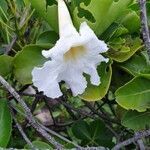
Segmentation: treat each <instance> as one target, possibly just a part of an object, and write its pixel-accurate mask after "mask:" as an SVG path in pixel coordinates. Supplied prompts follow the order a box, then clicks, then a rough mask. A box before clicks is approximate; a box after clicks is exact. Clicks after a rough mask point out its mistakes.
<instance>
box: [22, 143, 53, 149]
mask: <svg viewBox="0 0 150 150" xmlns="http://www.w3.org/2000/svg"><path fill="white" fill-rule="evenodd" d="M32 144H33V146H35V148H37V149H38V150H44V149H47V150H52V149H53V147H51V146H50V145H48V144H47V143H45V142H42V141H33V142H32ZM24 148H25V149H31V147H30V146H29V145H28V144H27V145H25V147H24Z"/></svg>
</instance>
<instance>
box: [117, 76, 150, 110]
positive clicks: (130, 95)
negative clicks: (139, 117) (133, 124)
mask: <svg viewBox="0 0 150 150" xmlns="http://www.w3.org/2000/svg"><path fill="white" fill-rule="evenodd" d="M115 95H116V101H117V103H118V104H119V105H120V106H121V107H123V108H125V109H127V110H129V109H132V110H137V111H139V112H143V111H146V109H148V108H150V80H148V79H146V78H142V77H136V78H134V79H133V80H131V81H130V82H128V83H127V84H125V85H124V86H122V87H121V88H119V89H118V90H117V91H116V92H115Z"/></svg>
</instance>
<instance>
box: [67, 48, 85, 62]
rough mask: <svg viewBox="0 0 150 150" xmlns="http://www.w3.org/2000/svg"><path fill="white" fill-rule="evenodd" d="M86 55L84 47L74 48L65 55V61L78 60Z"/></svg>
mask: <svg viewBox="0 0 150 150" xmlns="http://www.w3.org/2000/svg"><path fill="white" fill-rule="evenodd" d="M85 53H86V49H85V47H83V46H77V47H72V48H71V49H70V50H69V51H67V52H66V53H65V54H64V60H65V61H68V60H76V59H77V58H78V57H80V56H83V55H84V54H85Z"/></svg>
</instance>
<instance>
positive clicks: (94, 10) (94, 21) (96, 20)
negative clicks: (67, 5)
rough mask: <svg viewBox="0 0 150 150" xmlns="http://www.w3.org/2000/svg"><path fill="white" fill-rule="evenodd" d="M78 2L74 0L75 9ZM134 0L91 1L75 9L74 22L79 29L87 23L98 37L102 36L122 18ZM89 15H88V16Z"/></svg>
mask: <svg viewBox="0 0 150 150" xmlns="http://www.w3.org/2000/svg"><path fill="white" fill-rule="evenodd" d="M76 1H77V0H73V1H72V3H73V6H74V7H75V6H76V4H77V2H76ZM132 1H133V0H119V1H114V0H91V1H88V3H86V4H85V3H83V1H81V2H82V3H80V6H79V7H77V6H76V7H75V8H74V12H73V20H74V23H75V25H76V26H77V27H79V26H80V24H81V22H83V21H86V22H87V23H88V24H89V25H90V27H91V28H92V29H93V30H94V31H95V33H96V34H97V35H100V34H102V33H103V32H104V31H105V30H106V29H107V28H108V27H109V26H110V25H111V24H112V23H113V22H115V21H116V20H117V19H118V18H119V17H121V16H122V15H123V13H124V11H125V10H126V9H127V8H128V6H129V4H131V3H132ZM86 14H88V15H86Z"/></svg>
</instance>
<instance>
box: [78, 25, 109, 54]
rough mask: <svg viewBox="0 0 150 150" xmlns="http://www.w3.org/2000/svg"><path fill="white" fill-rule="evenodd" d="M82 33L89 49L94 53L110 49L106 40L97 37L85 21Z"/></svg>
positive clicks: (81, 28) (81, 27) (81, 29)
mask: <svg viewBox="0 0 150 150" xmlns="http://www.w3.org/2000/svg"><path fill="white" fill-rule="evenodd" d="M80 35H81V37H82V38H83V39H84V40H85V45H86V47H87V49H88V50H90V51H91V52H92V53H95V54H96V53H97V54H99V53H104V52H106V51H107V50H108V47H107V45H106V44H105V42H104V41H101V40H99V39H98V38H97V36H96V35H95V33H94V32H93V30H92V29H91V28H90V27H89V26H88V25H87V23H86V22H83V23H82V24H81V26H80Z"/></svg>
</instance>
